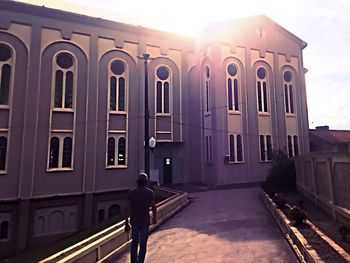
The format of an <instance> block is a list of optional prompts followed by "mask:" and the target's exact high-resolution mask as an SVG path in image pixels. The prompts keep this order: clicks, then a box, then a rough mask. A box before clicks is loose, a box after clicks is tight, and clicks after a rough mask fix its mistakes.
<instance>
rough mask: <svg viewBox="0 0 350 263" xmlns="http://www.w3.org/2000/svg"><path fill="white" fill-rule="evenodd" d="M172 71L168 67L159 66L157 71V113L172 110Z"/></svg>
mask: <svg viewBox="0 0 350 263" xmlns="http://www.w3.org/2000/svg"><path fill="white" fill-rule="evenodd" d="M170 89H171V81H170V72H169V69H168V68H167V67H164V66H162V67H159V68H158V69H157V71H156V96H157V98H156V101H157V106H156V108H157V113H169V112H170V92H171V91H170Z"/></svg>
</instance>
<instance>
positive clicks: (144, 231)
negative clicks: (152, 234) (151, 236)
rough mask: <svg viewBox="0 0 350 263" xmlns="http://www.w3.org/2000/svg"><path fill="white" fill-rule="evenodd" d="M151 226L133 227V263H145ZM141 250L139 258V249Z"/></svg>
mask: <svg viewBox="0 0 350 263" xmlns="http://www.w3.org/2000/svg"><path fill="white" fill-rule="evenodd" d="M148 232H149V226H141V227H140V226H132V229H131V238H132V241H131V263H143V262H144V261H145V256H146V250H147V240H148ZM139 243H140V250H139V253H138V256H137V247H138V244H139Z"/></svg>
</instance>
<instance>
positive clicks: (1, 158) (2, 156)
mask: <svg viewBox="0 0 350 263" xmlns="http://www.w3.org/2000/svg"><path fill="white" fill-rule="evenodd" d="M6 153H7V138H6V137H4V136H1V137H0V171H5V170H6Z"/></svg>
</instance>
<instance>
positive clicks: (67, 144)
mask: <svg viewBox="0 0 350 263" xmlns="http://www.w3.org/2000/svg"><path fill="white" fill-rule="evenodd" d="M71 166H72V138H71V137H66V138H64V140H63V156H62V167H64V168H69V167H71Z"/></svg>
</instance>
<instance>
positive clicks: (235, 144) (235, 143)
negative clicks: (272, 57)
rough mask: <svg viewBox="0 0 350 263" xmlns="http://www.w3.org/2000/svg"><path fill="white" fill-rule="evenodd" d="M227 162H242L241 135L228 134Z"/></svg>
mask: <svg viewBox="0 0 350 263" xmlns="http://www.w3.org/2000/svg"><path fill="white" fill-rule="evenodd" d="M229 161H230V163H241V162H243V141H242V135H241V134H229Z"/></svg>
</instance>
